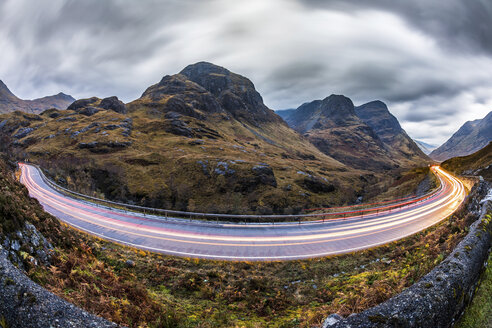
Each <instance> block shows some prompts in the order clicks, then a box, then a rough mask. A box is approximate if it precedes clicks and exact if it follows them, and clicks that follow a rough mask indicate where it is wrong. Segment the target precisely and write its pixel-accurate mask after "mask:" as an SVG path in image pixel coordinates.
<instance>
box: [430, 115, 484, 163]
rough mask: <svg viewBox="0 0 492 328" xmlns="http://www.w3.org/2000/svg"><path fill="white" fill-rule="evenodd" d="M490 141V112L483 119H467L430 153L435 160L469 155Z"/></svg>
mask: <svg viewBox="0 0 492 328" xmlns="http://www.w3.org/2000/svg"><path fill="white" fill-rule="evenodd" d="M490 141H492V112H490V113H488V114H487V116H485V117H484V118H483V119H479V120H474V121H468V122H466V123H465V124H463V126H461V128H460V129H459V130H458V131H457V132H456V133H454V134H453V135H452V136H451V138H449V139H448V140H447V141H446V142H445V143H444V144H442V145H441V146H440V147H439V148H437V149H435V150H434V151H432V152H431V153H430V155H429V156H430V157H431V158H432V159H434V160H436V161H444V160H447V159H448V158H452V157H457V156H466V155H470V154H472V153H474V152H476V151H478V150H480V149H482V148H483V147H485V146H487V145H488V144H489V142H490Z"/></svg>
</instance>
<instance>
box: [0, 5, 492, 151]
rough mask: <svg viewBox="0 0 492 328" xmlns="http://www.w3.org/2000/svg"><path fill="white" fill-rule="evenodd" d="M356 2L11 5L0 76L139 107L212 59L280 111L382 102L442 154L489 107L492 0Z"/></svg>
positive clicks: (12, 83)
mask: <svg viewBox="0 0 492 328" xmlns="http://www.w3.org/2000/svg"><path fill="white" fill-rule="evenodd" d="M360 2H361V1H355V0H343V1H342V0H339V1H338V0H334V1H321V0H269V1H265V0H247V1H246V0H245V1H243V0H237V1H230V0H210V1H208V0H195V1H193V0H168V1H158V0H142V1H127V0H105V1H100V0H84V1H80V0H78V1H77V0H74V1H70V0H36V1H32V0H3V1H2V2H1V4H0V17H1V24H0V50H1V51H0V61H1V63H2V65H0V79H2V80H3V81H4V82H5V83H6V84H7V85H8V86H9V87H10V89H11V90H12V91H13V92H14V93H15V94H17V95H18V96H19V97H22V98H25V99H29V98H36V97H41V96H44V95H48V94H55V93H58V92H60V91H62V92H65V93H68V94H71V95H73V96H74V97H76V98H83V97H90V96H99V97H106V96H111V95H116V96H118V97H120V98H121V99H123V100H124V101H131V100H133V99H135V98H138V97H139V96H140V95H141V93H142V92H143V91H144V90H145V89H146V88H147V87H148V86H150V85H151V84H154V83H156V82H158V81H159V80H160V79H161V78H162V76H164V75H166V74H173V73H177V72H179V71H180V70H181V69H182V68H184V67H185V66H186V65H188V64H191V63H194V62H197V61H202V60H205V61H210V62H213V63H215V64H218V65H221V66H224V67H227V68H229V69H230V70H232V71H235V72H237V73H240V74H242V75H245V76H247V77H248V78H250V79H251V80H252V81H253V82H254V83H255V85H256V87H257V89H258V91H259V92H260V93H261V94H262V95H263V97H264V100H265V103H266V104H267V105H268V106H269V107H271V108H273V109H281V108H295V107H297V106H299V105H300V104H301V103H303V102H306V101H311V100H314V99H320V98H324V97H326V96H328V95H330V94H332V93H337V94H344V95H346V96H348V97H350V98H352V100H354V102H355V104H356V105H357V104H362V103H364V102H367V101H370V100H374V99H380V100H383V101H385V102H386V103H387V104H388V106H389V108H390V110H391V111H392V112H393V114H395V116H397V118H398V119H399V120H400V122H401V123H402V125H403V127H404V128H405V129H406V130H407V132H408V133H409V134H410V135H411V136H412V137H414V138H417V139H421V140H424V141H426V142H429V143H435V144H440V143H442V142H444V141H445V140H446V139H447V138H448V137H449V136H450V135H451V134H452V133H453V132H455V131H456V130H457V129H458V128H459V126H461V125H462V124H463V123H464V122H465V121H467V120H472V119H476V118H481V117H483V116H485V115H486V114H487V113H488V112H489V111H490V110H492V79H491V78H490V75H491V72H492V32H491V30H490V26H492V2H490V1H488V0H483V1H479V0H466V1H465V0H461V1H459V0H447V1H431V0H413V1H394V0H366V1H363V4H360Z"/></svg>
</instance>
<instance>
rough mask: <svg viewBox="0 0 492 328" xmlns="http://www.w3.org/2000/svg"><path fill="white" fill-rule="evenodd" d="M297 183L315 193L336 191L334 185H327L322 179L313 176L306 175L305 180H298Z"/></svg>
mask: <svg viewBox="0 0 492 328" xmlns="http://www.w3.org/2000/svg"><path fill="white" fill-rule="evenodd" d="M296 183H297V184H298V185H300V186H301V187H303V188H305V189H307V190H309V191H312V192H314V193H326V192H332V191H335V186H334V185H332V184H327V183H325V181H323V180H322V179H320V178H318V177H315V176H312V175H306V176H305V177H304V178H303V179H299V180H296Z"/></svg>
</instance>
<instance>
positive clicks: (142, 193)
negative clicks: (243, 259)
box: [0, 63, 377, 214]
mask: <svg viewBox="0 0 492 328" xmlns="http://www.w3.org/2000/svg"><path fill="white" fill-rule="evenodd" d="M0 132H3V134H4V136H6V137H8V138H9V139H10V142H9V144H10V145H11V146H12V147H13V150H12V152H14V153H15V154H16V155H15V156H17V158H19V159H24V158H28V159H30V160H32V161H35V162H38V163H39V164H41V165H42V166H43V167H45V168H46V169H47V171H48V174H50V175H51V177H52V178H53V179H55V180H56V181H57V182H58V183H60V184H62V185H64V186H66V187H68V188H70V189H74V190H77V191H80V192H83V193H86V194H89V195H93V196H97V197H104V198H108V199H112V200H117V201H124V202H132V203H137V204H140V205H144V206H151V207H162V208H174V209H179V210H189V211H205V212H222V213H262V214H270V213H295V212H298V211H300V210H301V209H302V208H310V207H313V206H320V205H322V206H331V205H338V204H346V203H351V202H354V201H355V200H356V199H357V198H358V197H359V196H360V194H362V193H363V192H364V189H365V188H367V186H369V184H371V188H372V189H375V188H376V187H374V185H375V184H376V182H377V177H375V175H374V172H370V171H367V170H362V169H355V168H353V167H351V166H348V165H346V164H343V163H341V162H339V161H337V160H335V159H334V158H332V157H330V156H328V155H326V154H324V153H322V152H321V151H320V150H318V149H317V148H316V147H315V146H314V145H312V144H311V143H310V142H309V140H308V139H306V138H305V137H303V136H301V135H299V134H298V133H297V132H295V131H294V130H292V129H291V128H289V127H288V126H287V124H285V122H284V121H283V120H282V119H281V118H280V117H279V116H278V115H276V114H275V113H274V112H273V111H272V110H270V109H269V108H267V107H266V106H265V105H264V103H263V100H262V98H261V96H260V94H259V93H258V92H257V91H256V90H255V89H254V85H253V83H252V82H251V81H249V80H248V79H247V78H245V77H242V76H240V75H238V74H234V73H232V72H230V71H228V70H226V69H225V68H222V67H219V66H215V65H213V64H209V63H197V64H194V65H190V66H188V67H186V68H185V69H184V70H183V71H182V72H180V73H179V74H175V75H171V76H165V77H164V78H163V79H162V80H161V81H160V82H159V83H157V84H155V85H153V86H151V87H149V88H148V89H147V90H146V91H145V92H144V93H143V94H142V97H140V98H139V99H137V100H135V101H133V102H131V103H129V104H123V103H122V102H121V101H119V100H118V99H117V98H116V97H110V98H106V99H99V98H95V97H94V98H89V99H81V100H78V101H76V102H74V103H73V104H72V105H70V106H69V107H68V109H67V110H63V111H60V110H55V109H50V110H47V111H45V112H43V113H42V114H41V115H33V114H26V113H22V112H14V113H11V114H7V115H2V116H0Z"/></svg>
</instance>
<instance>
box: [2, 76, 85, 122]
mask: <svg viewBox="0 0 492 328" xmlns="http://www.w3.org/2000/svg"><path fill="white" fill-rule="evenodd" d="M74 101H75V99H74V98H73V97H72V96H70V95H67V94H64V93H62V92H60V93H58V94H56V95H52V96H45V97H42V98H37V99H32V100H24V99H20V98H18V97H17V96H16V95H15V94H14V93H13V92H12V91H11V90H10V89H9V88H8V87H7V85H6V84H5V83H4V82H3V81H2V80H0V114H3V113H9V112H14V111H16V110H19V111H23V112H26V113H34V114H39V113H41V112H42V111H44V110H47V109H50V108H56V109H66V108H67V107H68V106H69V105H70V104H71V103H72V102H74Z"/></svg>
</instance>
